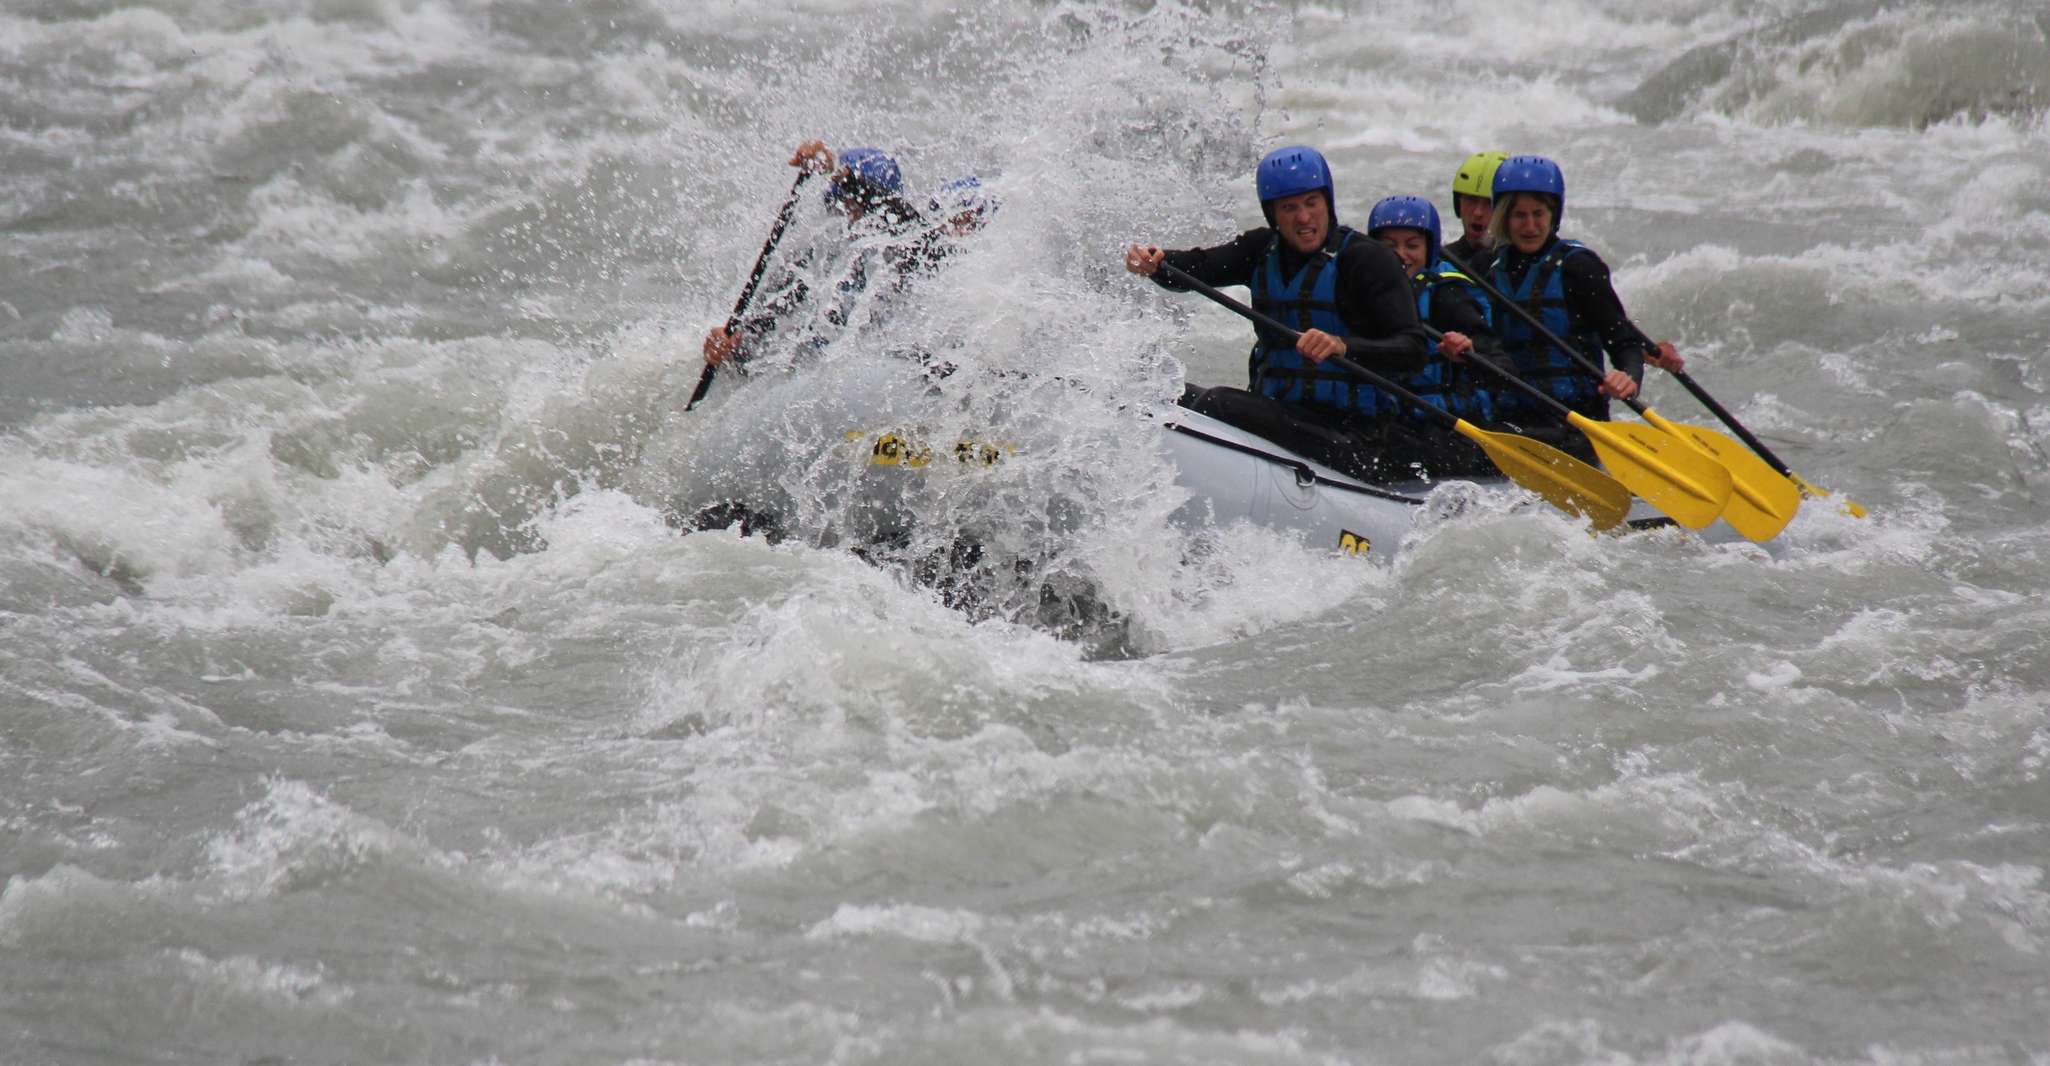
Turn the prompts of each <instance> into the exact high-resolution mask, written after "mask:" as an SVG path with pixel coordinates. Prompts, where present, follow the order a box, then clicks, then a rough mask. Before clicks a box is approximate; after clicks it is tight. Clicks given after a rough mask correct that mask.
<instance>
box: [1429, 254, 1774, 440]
mask: <svg viewBox="0 0 2050 1066" xmlns="http://www.w3.org/2000/svg"><path fill="white" fill-rule="evenodd" d="M1439 254H1440V255H1443V256H1444V257H1445V261H1446V262H1448V263H1451V264H1452V265H1453V266H1454V267H1455V268H1457V269H1458V270H1459V272H1460V273H1462V274H1465V275H1466V276H1467V277H1469V278H1472V279H1473V281H1474V283H1475V284H1476V285H1479V286H1480V287H1481V289H1482V291H1484V292H1486V293H1487V294H1488V295H1490V296H1492V297H1494V298H1495V301H1496V302H1497V303H1499V304H1502V305H1504V306H1506V307H1508V308H1509V310H1510V311H1511V312H1513V313H1514V314H1515V315H1516V316H1517V317H1518V318H1521V319H1523V320H1524V321H1525V322H1527V323H1529V324H1530V328H1532V329H1534V330H1536V331H1537V332H1538V335H1539V336H1541V337H1543V338H1544V339H1545V340H1547V341H1549V342H1551V343H1552V344H1553V345H1555V346H1557V347H1558V349H1559V350H1560V351H1562V352H1565V353H1566V354H1567V355H1569V356H1571V357H1572V358H1573V359H1575V360H1577V361H1578V362H1579V363H1580V365H1581V366H1582V367H1583V368H1585V369H1586V370H1587V372H1588V373H1590V374H1594V375H1595V376H1597V377H1599V376H1600V375H1601V368H1600V367H1597V366H1595V365H1594V364H1593V363H1591V362H1589V361H1588V359H1587V357H1586V356H1584V355H1581V354H1580V353H1579V352H1577V351H1575V350H1573V346H1572V345H1570V344H1567V343H1566V342H1565V341H1563V340H1561V339H1559V335H1558V334H1556V333H1553V332H1552V331H1551V330H1549V329H1546V328H1545V324H1544V323H1543V322H1540V321H1538V319H1537V316H1536V315H1533V314H1531V313H1530V312H1529V311H1528V310H1526V309H1525V308H1524V306H1523V305H1522V304H1519V303H1517V302H1516V301H1514V300H1511V299H1510V298H1509V297H1507V296H1504V295H1503V294H1502V290H1500V289H1498V288H1496V287H1495V286H1494V285H1492V284H1490V283H1489V282H1488V280H1487V279H1486V278H1483V277H1481V276H1480V275H1479V274H1476V273H1474V272H1473V270H1472V268H1470V267H1468V266H1467V265H1466V264H1465V263H1462V262H1460V261H1459V257H1458V256H1455V255H1453V254H1452V253H1450V252H1446V251H1443V250H1442V249H1441V250H1440V251H1439ZM1666 373H1668V374H1671V375H1672V376H1673V377H1674V378H1676V379H1678V380H1679V382H1680V384H1681V385H1684V386H1686V388H1687V391H1688V392H1691V393H1693V394H1694V398H1695V399H1697V400H1699V401H1701V406H1703V407H1706V408H1708V411H1709V413H1710V414H1712V415H1714V416H1716V418H1718V419H1720V420H1721V421H1722V424H1723V425H1726V426H1728V427H1730V429H1731V430H1732V431H1733V432H1735V433H1736V434H1737V437H1738V438H1739V439H1741V440H1742V441H1743V442H1744V444H1745V446H1746V447H1748V448H1750V449H1751V450H1752V451H1753V452H1754V453H1756V454H1757V456H1758V457H1759V458H1760V459H1763V460H1765V462H1766V464H1767V465H1768V466H1771V467H1772V468H1773V469H1774V470H1776V471H1778V472H1779V474H1780V476H1781V477H1792V476H1793V474H1794V472H1793V471H1792V470H1790V469H1788V467H1787V464H1785V463H1783V462H1781V461H1780V457H1779V456H1777V455H1774V454H1772V449H1770V448H1768V447H1766V446H1765V442H1764V441H1762V440H1759V439H1758V438H1757V437H1756V436H1754V435H1753V434H1752V432H1751V431H1750V430H1748V429H1745V428H1744V424H1743V423H1742V422H1739V421H1737V416H1736V415H1733V414H1731V413H1730V412H1729V410H1728V409H1726V408H1725V407H1723V405H1722V404H1719V403H1717V402H1716V400H1715V397H1713V396H1710V395H1709V394H1708V390H1707V389H1704V388H1702V387H1701V385H1700V383H1699V382H1696V381H1695V380H1694V378H1693V377H1692V376H1691V375H1689V374H1688V373H1687V372H1686V371H1684V370H1668V371H1666ZM1623 402H1625V403H1627V404H1629V405H1630V409H1631V410H1633V411H1636V412H1637V413H1638V414H1640V415H1641V414H1643V413H1644V405H1643V404H1642V403H1639V402H1638V401H1637V398H1636V397H1634V396H1633V397H1631V398H1630V399H1628V400H1625V401H1623Z"/></svg>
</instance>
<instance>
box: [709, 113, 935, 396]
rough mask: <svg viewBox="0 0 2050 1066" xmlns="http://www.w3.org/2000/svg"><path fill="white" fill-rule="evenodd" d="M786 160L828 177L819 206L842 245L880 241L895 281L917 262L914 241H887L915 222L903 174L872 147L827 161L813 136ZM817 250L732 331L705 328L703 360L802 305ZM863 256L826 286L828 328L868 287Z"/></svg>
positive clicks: (722, 354)
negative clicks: (839, 221) (841, 232)
mask: <svg viewBox="0 0 2050 1066" xmlns="http://www.w3.org/2000/svg"><path fill="white" fill-rule="evenodd" d="M790 165H791V166H793V167H798V168H801V169H803V170H805V171H807V172H809V173H812V174H830V175H832V178H833V180H832V183H831V184H830V185H829V186H827V188H826V194H825V203H826V208H827V210H829V211H832V212H833V213H834V214H837V215H840V216H841V217H843V218H845V219H846V220H847V241H848V243H849V244H864V243H868V242H875V241H878V240H880V241H881V244H882V247H881V248H880V250H881V252H882V257H883V260H884V261H885V262H886V263H887V264H888V265H889V266H890V267H891V268H893V270H894V272H895V273H896V274H897V275H899V277H900V279H901V277H902V276H903V275H906V274H908V273H910V272H911V271H912V270H913V269H914V268H915V267H916V266H917V265H918V263H919V256H918V255H917V252H916V250H915V246H914V245H899V244H893V243H891V241H892V239H893V238H898V237H902V236H904V235H906V234H908V233H910V232H911V231H912V230H913V229H915V228H916V227H917V226H918V225H919V223H920V222H921V219H920V217H919V214H918V210H917V209H916V208H914V207H912V206H911V204H910V203H909V202H908V201H906V200H905V199H904V196H903V191H904V176H903V173H902V171H900V170H899V169H898V167H897V161H896V160H895V159H892V158H890V155H889V153H887V152H884V151H883V150H882V149H880V148H849V149H848V150H847V151H846V152H845V153H844V154H842V155H841V156H840V157H839V158H838V159H837V160H835V158H834V156H833V150H832V149H830V148H828V147H826V142H824V141H818V140H813V141H806V142H804V143H803V144H800V145H798V146H797V151H796V153H795V154H793V155H792V156H791V157H790ZM817 254H818V253H817V252H816V251H809V252H806V253H803V254H800V255H798V256H797V257H796V258H795V259H794V260H792V261H791V263H790V265H789V267H788V268H787V269H786V270H785V271H784V274H783V278H782V281H781V283H780V284H779V285H777V286H776V287H775V288H774V290H773V294H772V295H771V296H770V297H768V298H767V299H764V300H762V301H761V302H760V304H759V309H758V310H756V311H755V312H754V313H753V314H751V315H749V316H748V317H747V318H746V319H744V320H743V321H742V322H741V324H740V328H739V329H736V330H732V331H728V330H727V329H726V328H725V326H724V325H719V326H714V327H713V328H712V329H711V331H710V332H708V333H706V334H705V343H704V351H705V362H707V363H710V364H712V365H713V366H718V365H720V364H722V363H725V362H726V361H728V360H730V359H735V358H744V357H745V355H746V353H745V351H744V350H743V347H744V346H747V345H751V344H753V343H755V342H758V341H760V340H761V339H762V338H764V337H767V336H768V335H769V334H770V333H773V332H774V331H775V329H776V326H777V324H778V323H779V322H780V321H783V320H785V319H786V318H788V317H789V316H790V315H791V314H792V313H794V312H795V311H797V310H798V309H799V308H801V307H803V306H804V305H805V304H806V303H807V302H809V300H810V299H811V296H812V289H811V286H810V285H809V284H808V283H807V282H806V280H805V278H806V275H807V274H809V273H810V272H811V268H812V266H813V260H814V258H815V257H816V256H817ZM870 258H871V257H870V256H868V255H863V254H857V255H856V256H855V257H854V260H853V262H852V264H851V265H849V266H848V267H847V269H846V271H845V272H844V273H843V274H842V276H841V277H840V279H839V280H838V281H837V282H835V283H834V285H833V286H832V291H833V295H834V297H835V300H834V304H833V306H830V307H828V308H827V309H826V311H825V313H824V317H825V319H826V322H827V324H828V325H830V326H831V327H833V328H836V329H837V328H842V327H845V326H846V324H847V321H846V320H847V317H848V314H849V307H850V305H851V303H852V302H853V301H854V299H855V298H856V297H858V296H859V295H860V294H861V293H862V292H863V290H865V289H866V288H867V287H868V283H869V274H870V271H871V269H872V268H873V266H874V264H873V263H871V261H870Z"/></svg>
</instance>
